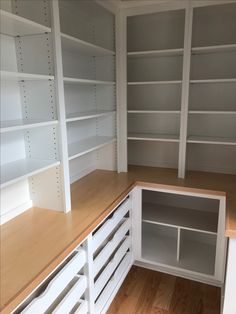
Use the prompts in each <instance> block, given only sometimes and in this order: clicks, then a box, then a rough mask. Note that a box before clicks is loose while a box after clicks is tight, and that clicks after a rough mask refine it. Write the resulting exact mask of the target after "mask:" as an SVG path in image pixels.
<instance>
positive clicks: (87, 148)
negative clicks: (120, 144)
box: [68, 136, 115, 160]
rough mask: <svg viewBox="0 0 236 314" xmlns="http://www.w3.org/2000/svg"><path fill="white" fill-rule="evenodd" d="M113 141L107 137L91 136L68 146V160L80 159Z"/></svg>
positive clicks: (113, 139) (112, 138)
mask: <svg viewBox="0 0 236 314" xmlns="http://www.w3.org/2000/svg"><path fill="white" fill-rule="evenodd" d="M114 141H115V138H114V137H109V136H93V137H89V138H87V139H84V140H80V141H78V142H75V143H72V144H69V146H68V152H69V160H72V159H74V158H77V157H80V156H82V155H85V154H87V153H90V152H92V151H94V150H97V149H99V148H101V147H103V146H105V145H108V144H110V143H112V142H114Z"/></svg>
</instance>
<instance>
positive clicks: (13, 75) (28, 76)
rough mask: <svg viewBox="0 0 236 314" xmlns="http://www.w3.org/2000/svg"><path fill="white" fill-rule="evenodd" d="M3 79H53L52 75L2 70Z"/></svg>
mask: <svg viewBox="0 0 236 314" xmlns="http://www.w3.org/2000/svg"><path fill="white" fill-rule="evenodd" d="M0 74H1V80H4V81H16V82H17V81H23V80H25V81H41V80H43V81H45V80H46V81H48V80H53V79H54V77H53V76H52V75H42V74H31V73H20V72H12V71H0Z"/></svg>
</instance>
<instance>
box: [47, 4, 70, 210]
mask: <svg viewBox="0 0 236 314" xmlns="http://www.w3.org/2000/svg"><path fill="white" fill-rule="evenodd" d="M51 11H52V40H53V46H54V67H55V97H56V101H57V108H58V121H59V141H60V154H61V170H62V179H63V186H64V189H63V192H64V211H65V212H69V211H70V210H71V197H70V175H69V161H68V146H67V134H66V113H65V98H64V82H63V67H62V47H61V35H60V34H61V32H60V17H59V4H58V0H54V1H52V2H51Z"/></svg>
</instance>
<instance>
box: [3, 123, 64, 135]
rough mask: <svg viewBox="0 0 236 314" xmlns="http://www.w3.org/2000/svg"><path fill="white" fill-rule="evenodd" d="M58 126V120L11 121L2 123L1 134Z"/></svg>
mask: <svg viewBox="0 0 236 314" xmlns="http://www.w3.org/2000/svg"><path fill="white" fill-rule="evenodd" d="M55 124H58V120H52V121H48V120H10V121H1V122H0V133H5V132H12V131H18V130H25V129H32V128H39V127H44V126H48V125H55Z"/></svg>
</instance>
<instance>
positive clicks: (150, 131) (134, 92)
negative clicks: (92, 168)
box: [127, 10, 185, 168]
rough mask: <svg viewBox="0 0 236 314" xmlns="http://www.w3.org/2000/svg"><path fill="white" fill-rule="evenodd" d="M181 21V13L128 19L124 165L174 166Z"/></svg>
mask: <svg viewBox="0 0 236 314" xmlns="http://www.w3.org/2000/svg"><path fill="white" fill-rule="evenodd" d="M184 20H185V16H184V10H176V11H175V10H173V11H167V12H157V13H153V14H146V15H138V16H131V17H128V18H127V44H128V46H127V50H128V52H127V81H128V82H127V84H128V86H127V91H128V95H127V97H128V105H127V110H128V137H127V139H128V163H129V164H136V165H138V164H139V165H146V166H148V165H151V166H159V167H160V166H167V167H174V168H175V167H177V160H178V159H177V158H178V157H177V152H178V143H179V132H180V109H181V108H180V105H181V85H182V63H183V52H184V49H183V42H184ZM165 27H166V28H165ZM153 28H155V30H156V31H155V32H157V33H156V34H155V36H154V34H153ZM161 29H162V30H163V32H161V31H160V30H161ZM140 34H142V36H141V35H140ZM141 151H145V152H146V154H143V153H141ZM170 152H171V155H170Z"/></svg>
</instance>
